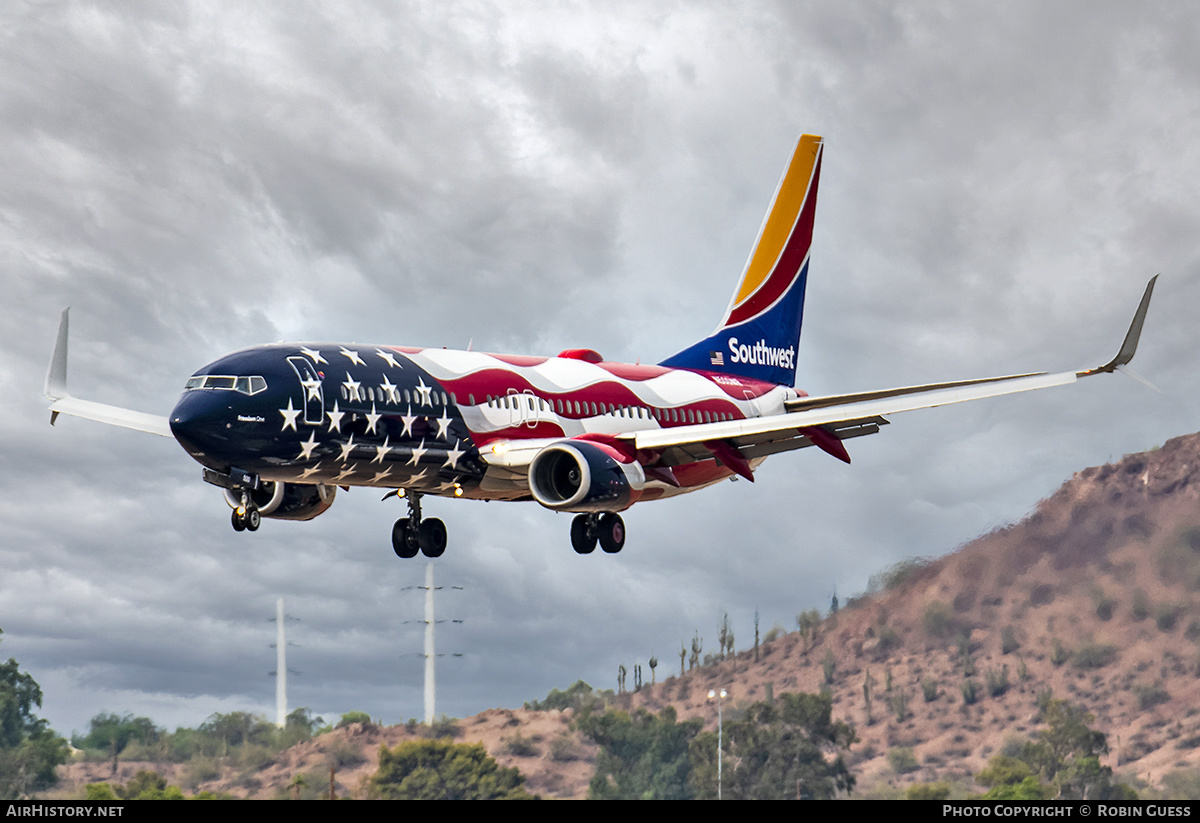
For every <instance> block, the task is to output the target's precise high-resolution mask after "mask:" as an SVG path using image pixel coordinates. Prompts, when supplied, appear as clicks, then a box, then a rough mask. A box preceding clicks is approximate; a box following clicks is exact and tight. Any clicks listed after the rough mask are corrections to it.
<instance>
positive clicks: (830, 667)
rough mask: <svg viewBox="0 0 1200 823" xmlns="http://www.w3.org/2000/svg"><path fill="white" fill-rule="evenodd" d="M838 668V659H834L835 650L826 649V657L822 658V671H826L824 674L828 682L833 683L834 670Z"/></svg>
mask: <svg viewBox="0 0 1200 823" xmlns="http://www.w3.org/2000/svg"><path fill="white" fill-rule="evenodd" d="M836 669H837V663H836V661H834V659H833V650H832V649H826V650H825V657H824V658H822V660H821V671H822V672H823V673H824V675H825V682H826V683H832V682H833V673H834V671H835V670H836Z"/></svg>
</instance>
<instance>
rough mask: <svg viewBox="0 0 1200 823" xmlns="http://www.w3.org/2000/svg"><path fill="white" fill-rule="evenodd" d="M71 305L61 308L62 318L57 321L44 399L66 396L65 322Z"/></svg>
mask: <svg viewBox="0 0 1200 823" xmlns="http://www.w3.org/2000/svg"><path fill="white" fill-rule="evenodd" d="M70 312H71V307H70V306H67V307H66V308H65V309H63V312H62V319H61V320H59V321H58V341H57V342H56V343H55V344H54V355H53V356H52V357H51V358H50V368H48V369H47V370H46V399H47V400H58V399H59V398H60V397H66V396H67V394H68V392H67V324H68V321H69V320H70Z"/></svg>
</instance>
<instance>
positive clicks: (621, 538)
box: [571, 512, 625, 554]
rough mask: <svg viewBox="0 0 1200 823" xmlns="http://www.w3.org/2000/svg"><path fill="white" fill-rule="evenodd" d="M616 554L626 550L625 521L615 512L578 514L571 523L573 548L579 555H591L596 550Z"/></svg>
mask: <svg viewBox="0 0 1200 823" xmlns="http://www.w3.org/2000/svg"><path fill="white" fill-rule="evenodd" d="M597 542H599V543H600V548H602V549H604V551H606V552H608V553H609V554H616V553H617V552H619V551H620V550H621V549H623V548H625V521H624V520H622V519H621V515H619V514H616V513H614V512H593V513H592V514H577V515H575V519H574V520H572V521H571V547H572V548H573V549H575V551H576V552H578V553H579V554H591V553H592V551H593V550H594V549H595V548H596V543H597Z"/></svg>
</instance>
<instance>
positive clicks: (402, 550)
mask: <svg viewBox="0 0 1200 823" xmlns="http://www.w3.org/2000/svg"><path fill="white" fill-rule="evenodd" d="M392 494H396V496H398V497H399V496H403V497H404V498H405V499H406V500H407V501H408V517H402V518H400V519H399V520H397V521H396V522H395V524H394V525H393V526H392V550H393V551H394V552H396V556H397V557H404V558H410V557H416V556H417V552H421V553H423V554H424V555H425V556H426V557H441V556H442V553H443V552H444V551H446V524H445V523H443V522H442V521H441V520H439V519H438V518H436V517H431V518H429V519H427V520H422V519H421V492H413V491H404V490H401V491H400V492H389V493H388V495H387V497H390V496H391V495H392ZM387 497H385V498H384V499H385V500H386V499H387Z"/></svg>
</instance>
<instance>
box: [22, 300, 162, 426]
mask: <svg viewBox="0 0 1200 823" xmlns="http://www.w3.org/2000/svg"><path fill="white" fill-rule="evenodd" d="M70 311H71V309H70V307H69V306H68V307H67V308H65V309H63V313H62V319H61V320H59V322H58V339H57V340H56V341H55V344H54V354H53V355H52V356H51V357H50V367H49V368H48V369H47V370H46V387H45V391H46V399H47V400H50V401H51V403H50V425H51V426H53V425H54V423H55V421H57V420H58V415H59V414H60V413H61V414H69V415H71V416H72V417H82V418H84V419H86V420H95V421H97V422H99V423H108V424H109V425H110V426H120V427H121V428H124V429H134V430H135V431H142V432H147V433H149V434H157V435H159V436H161V437H174V436H175V435H174V434H172V433H171V425H170V423H169V422H168V421H167V418H165V417H162V416H160V415H157V414H146V413H145V412H138V411H133V410H131V409H123V408H121V407H119V406H109V405H106V404H104V403H95V402H92V401H91V400H80V399H79V398H77V397H72V396H71V393H70V392H69V391H67V338H68V325H69V320H70Z"/></svg>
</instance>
